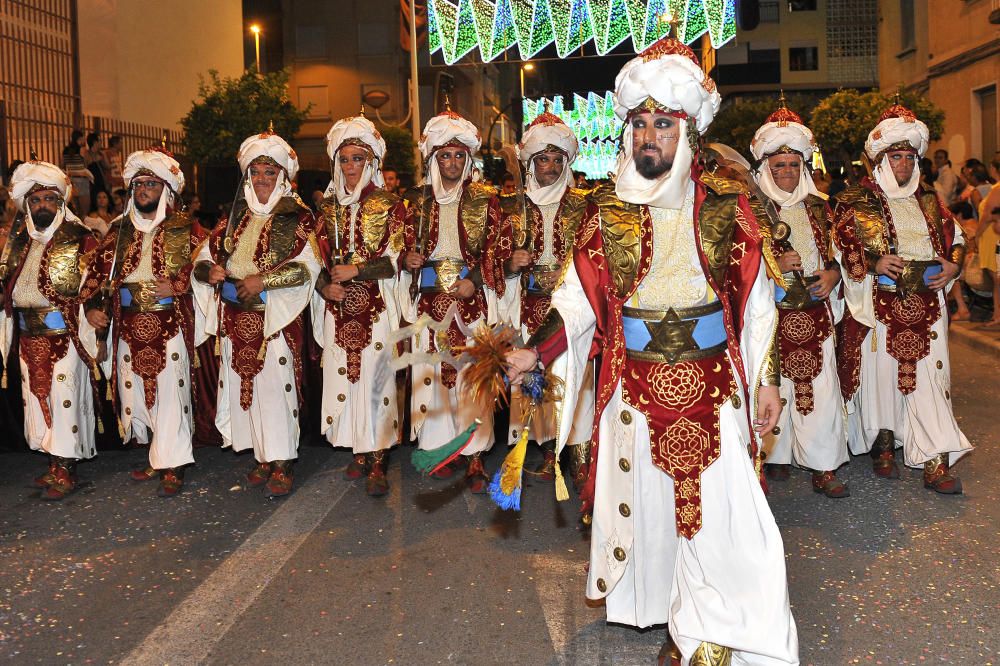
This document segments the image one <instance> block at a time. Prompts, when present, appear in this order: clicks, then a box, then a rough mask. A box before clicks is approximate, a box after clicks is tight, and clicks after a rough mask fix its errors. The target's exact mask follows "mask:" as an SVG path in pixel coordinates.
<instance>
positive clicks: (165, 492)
mask: <svg viewBox="0 0 1000 666" xmlns="http://www.w3.org/2000/svg"><path fill="white" fill-rule="evenodd" d="M183 485H184V470H183V469H181V468H180V467H172V468H170V469H165V470H163V471H162V472H160V487H159V488H157V489H156V494H157V495H159V496H160V497H173V496H174V495H176V494H177V493H179V492H180V491H181V486H183Z"/></svg>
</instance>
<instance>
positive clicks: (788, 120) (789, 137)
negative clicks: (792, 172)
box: [750, 106, 825, 207]
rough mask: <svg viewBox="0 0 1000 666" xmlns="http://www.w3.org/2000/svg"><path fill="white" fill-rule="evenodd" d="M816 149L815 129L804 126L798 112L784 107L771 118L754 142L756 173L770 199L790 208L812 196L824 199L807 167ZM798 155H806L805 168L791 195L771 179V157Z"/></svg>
mask: <svg viewBox="0 0 1000 666" xmlns="http://www.w3.org/2000/svg"><path fill="white" fill-rule="evenodd" d="M815 150H816V140H815V139H814V138H813V133H812V130H810V129H809V128H808V127H806V126H805V125H804V124H803V123H802V118H801V117H800V116H799V115H798V114H797V113H795V112H794V111H789V110H788V109H787V108H785V107H784V106H782V107H781V108H780V109H778V110H777V111H775V112H774V113H772V114H771V115H770V116H768V118H767V121H766V122H765V123H764V124H763V125H762V126H761V127H760V129H758V130H757V132H756V133H755V134H754V135H753V141H751V142H750V152H751V153H752V154H753V156H754V159H756V160H757V161H758V162H759V164H758V165H757V170H756V171H754V172H753V175H754V178H755V179H756V181H757V184H758V185H759V186H760V189H761V190H763V192H764V194H765V195H766V196H767V198H769V199H771V200H772V201H773V202H774V203H776V204H778V205H779V206H784V207H789V206H794V205H795V204H798V203H801V202H802V201H803V200H804V199H805V198H806V197H807V196H808V195H810V194H812V195H815V196H818V197H821V198H825V197H823V195H822V194H820V192H819V190H817V189H816V183H814V182H813V179H812V174H811V173H810V170H809V168H808V167H807V163H808V161H809V160H810V159H811V158H812V155H813V152H814V151H815ZM789 151H792V152H796V153H799V154H800V155H801V156H802V168H801V169H800V170H799V182H798V185H796V186H795V189H794V190H792V191H791V192H786V191H785V190H783V189H781V188H780V187H778V185H777V184H776V183H775V182H774V178H772V176H771V169H770V168H769V167H768V164H767V158H768V157H770V156H771V155H777V154H779V153H786V152H789Z"/></svg>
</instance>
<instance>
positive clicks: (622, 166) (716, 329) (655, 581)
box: [508, 37, 798, 666]
mask: <svg viewBox="0 0 1000 666" xmlns="http://www.w3.org/2000/svg"><path fill="white" fill-rule="evenodd" d="M615 98H616V105H615V113H616V114H617V115H618V117H619V118H621V119H622V120H623V121H624V123H625V129H624V132H623V136H622V145H623V147H624V151H623V154H622V155H621V157H620V158H619V162H618V166H617V170H616V171H617V177H616V179H615V182H614V184H609V185H605V186H601V187H599V188H597V189H596V190H595V191H594V192H593V193H592V195H591V198H592V200H593V202H594V203H595V204H596V205H597V207H598V212H597V214H595V215H591V216H588V217H587V218H586V219H584V221H583V223H582V225H581V227H580V229H579V231H578V232H577V237H576V244H575V246H574V249H573V260H572V263H571V264H570V266H569V268H568V270H567V273H566V277H565V280H564V281H563V283H562V285H561V286H560V287H559V288H558V289H557V290H556V291H555V292H554V293H553V295H552V309H551V310H550V312H549V314H548V316H547V317H546V320H545V322H543V323H542V325H541V326H540V327H539V329H538V331H536V334H535V335H534V336H533V337H532V338H531V339H530V340H529V341H528V347H527V348H525V349H521V350H517V351H514V352H512V353H511V354H510V355H509V356H508V361H509V362H510V363H511V366H512V367H511V370H510V372H509V376H510V378H511V381H513V382H517V381H520V373H521V372H522V371H526V370H529V369H531V368H535V367H537V364H538V363H539V362H540V363H541V365H542V366H549V365H550V364H555V366H554V367H553V368H552V371H553V372H555V373H556V374H557V376H559V377H561V378H563V380H564V382H565V396H566V398H567V399H564V404H563V406H562V411H561V414H560V428H559V432H560V442H559V444H560V445H562V444H563V443H564V441H565V438H566V436H567V435H568V433H569V432H570V422H571V420H572V417H573V410H572V409H571V406H572V405H571V399H569V398H571V397H572V396H576V395H577V394H578V391H579V386H580V381H581V379H582V377H583V376H584V369H585V367H586V363H587V360H588V359H589V358H591V357H592V356H594V355H595V354H596V353H601V354H602V362H601V366H600V371H599V375H598V379H597V388H596V391H597V399H596V407H595V413H596V416H595V419H596V421H597V422H596V424H595V428H594V432H593V437H592V439H593V443H592V447H593V448H592V452H591V457H590V475H589V477H588V480H587V485H586V486H585V488H584V491H583V494H582V495H583V500H584V510H587V511H589V510H592V511H593V528H592V537H591V551H590V567H589V570H588V579H587V597H588V598H590V599H600V600H603V601H604V603H605V605H606V608H607V618H608V621H610V622H618V623H622V624H630V625H634V626H638V627H647V626H650V625H653V624H663V623H666V624H668V625H669V633H670V636H671V637H672V638H673V642H674V643H675V644H676V645H677V647H678V649H679V650H680V652H681V655H682V659H683V663H684V664H699V665H706V664H713V665H716V664H724V665H726V666H728V665H729V664H731V663H739V664H761V665H763V664H767V665H772V664H797V663H798V645H797V639H796V632H795V624H794V621H793V620H792V615H791V611H790V609H789V604H788V592H787V584H786V580H785V564H784V553H783V547H782V543H781V536H780V534H779V533H778V528H777V525H775V522H774V518H773V516H772V515H771V511H770V508H769V507H768V505H767V500H766V499H765V497H764V492H763V490H762V488H761V485H760V480H759V470H758V469H757V468H756V465H755V462H756V460H757V458H758V455H757V437H759V436H760V435H763V434H766V433H768V432H770V431H771V429H772V428H773V427H774V425H775V423H776V422H777V419H778V416H779V412H780V402H779V394H778V382H779V375H778V363H777V346H776V342H775V339H774V331H775V327H776V319H777V317H776V313H775V306H774V297H773V294H772V291H771V287H770V283H769V281H768V278H767V273H766V271H765V268H764V264H763V261H762V255H763V252H762V237H761V234H760V231H759V229H758V227H757V223H756V221H755V219H754V216H753V213H752V212H751V210H750V204H749V202H748V200H747V199H746V197H745V196H744V195H743V190H742V186H741V185H739V184H737V183H734V182H732V181H728V180H724V179H719V178H716V177H713V176H712V175H711V174H709V173H708V172H706V171H703V170H702V168H701V165H700V164H699V163H698V161H697V159H696V158H697V156H698V151H699V150H700V148H699V134H700V133H702V132H704V131H705V130H706V129H707V128H708V125H709V124H710V123H711V121H712V119H713V117H714V116H715V114H716V112H717V111H718V109H719V105H720V102H721V99H720V97H719V94H718V93H717V92H716V89H715V85H714V82H712V80H711V79H709V78H707V77H706V75H705V73H704V72H703V71H702V69H701V68H700V66H699V65H698V61H697V58H696V57H695V55H694V53H693V52H692V51H691V49H690V48H688V47H687V46H684V45H683V44H681V43H680V42H678V41H677V40H675V39H673V38H670V37H667V38H664V39H662V40H660V41H658V42H657V43H655V44H654V45H653V46H651V47H650V48H649V49H647V50H646V51H645V52H643V53H642V54H641V55H640V56H638V57H637V58H635V59H633V60H631V61H629V62H628V63H627V64H626V65H625V67H624V68H623V69H622V71H621V72H620V73H619V75H618V77H617V80H616V82H615ZM564 433H565V434H564ZM661 656H662V657H663V658H665V657H666V655H665V653H661Z"/></svg>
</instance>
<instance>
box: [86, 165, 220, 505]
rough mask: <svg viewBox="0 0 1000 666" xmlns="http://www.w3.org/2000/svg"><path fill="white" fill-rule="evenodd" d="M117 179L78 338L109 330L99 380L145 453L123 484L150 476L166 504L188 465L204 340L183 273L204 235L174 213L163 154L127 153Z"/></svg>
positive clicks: (171, 174) (175, 193) (170, 170)
mask: <svg viewBox="0 0 1000 666" xmlns="http://www.w3.org/2000/svg"><path fill="white" fill-rule="evenodd" d="M124 178H125V183H126V185H127V187H128V189H129V191H130V193H131V196H130V197H129V199H128V203H127V204H126V207H125V212H124V213H123V214H122V215H121V216H120V217H119V218H117V219H116V220H114V221H113V222H112V224H111V230H110V231H109V232H108V234H107V235H106V236H105V237H104V240H103V241H102V242H101V245H100V247H99V248H98V251H97V255H96V257H95V260H94V263H93V266H92V269H91V271H90V273H89V274H88V276H87V285H86V291H87V296H88V299H89V300H88V303H87V313H86V314H87V321H86V323H85V324H84V325H83V326H82V330H83V333H82V337H83V338H84V340H85V341H87V342H88V343H92V342H94V341H96V336H93V335H90V334H89V331H90V330H96V331H101V332H103V334H104V335H105V336H106V335H108V331H109V330H113V332H114V335H112V336H110V337H111V339H112V340H113V343H112V350H111V354H110V359H109V362H108V365H109V367H108V375H109V376H113V377H114V380H113V383H112V386H113V387H117V397H118V402H117V408H118V419H119V422H120V423H121V425H122V437H123V439H125V440H126V441H129V440H131V439H134V440H135V441H136V442H138V443H140V444H148V445H149V464H148V465H146V466H145V467H144V468H143V469H136V470H132V472H131V473H130V476H131V478H132V479H133V480H134V481H147V480H149V479H153V478H156V477H157V476H158V477H159V480H160V484H159V488H158V490H157V493H158V494H159V495H160V496H161V497H172V496H174V495H176V494H177V493H178V492H180V489H181V487H182V485H183V483H184V467H185V466H186V465H190V464H191V463H193V462H194V455H193V453H192V444H191V437H192V434H193V431H194V426H193V413H192V411H193V410H192V386H193V381H194V375H193V373H192V361H191V359H193V358H194V356H195V351H194V348H195V347H196V346H197V345H199V344H201V343H202V342H204V340H205V339H206V338H207V336H206V335H205V313H204V312H202V311H200V310H199V309H198V308H196V307H195V304H194V302H193V299H192V297H191V271H192V269H193V268H194V263H193V261H192V257H194V256H196V255H197V253H198V251H199V249H200V246H201V245H202V243H203V242H204V241H205V240H206V234H205V232H204V231H203V230H202V229H201V227H200V226H199V225H197V224H194V223H193V222H192V221H191V219H190V218H188V217H187V216H186V215H185V214H184V213H182V212H181V210H180V209H181V199H180V194H181V191H182V190H183V189H184V173H183V172H182V171H181V168H180V164H179V163H178V162H177V160H175V159H174V158H173V156H172V155H170V154H168V153H167V152H166V151H164V150H161V149H159V148H152V149H149V150H140V151H137V152H134V153H132V154H131V155H129V157H128V160H127V161H126V162H125V170H124ZM108 297H110V300H109V299H108ZM109 327H110V328H109ZM95 352H96V350H95ZM112 368H113V369H114V372H113V373H112ZM150 431H152V437H150V434H149V433H150Z"/></svg>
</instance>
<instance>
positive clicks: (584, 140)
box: [523, 91, 622, 178]
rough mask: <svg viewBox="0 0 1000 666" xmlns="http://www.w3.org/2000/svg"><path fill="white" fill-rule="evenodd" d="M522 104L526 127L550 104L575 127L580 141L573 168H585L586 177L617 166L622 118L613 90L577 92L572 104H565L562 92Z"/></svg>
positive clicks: (551, 110) (603, 175)
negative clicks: (567, 105) (585, 93)
mask: <svg viewBox="0 0 1000 666" xmlns="http://www.w3.org/2000/svg"><path fill="white" fill-rule="evenodd" d="M523 106H524V127H525V129H527V127H528V125H530V124H531V121H532V120H534V119H535V118H536V117H538V115H539V114H541V113H543V112H544V111H545V110H546V108H548V111H549V113H554V114H555V115H557V116H559V117H560V118H561V119H562V121H563V122H564V123H566V125H567V126H568V127H569V128H570V129H572V130H573V134H575V135H576V138H577V140H578V141H579V142H580V152H579V154H578V155H577V157H576V161H574V162H573V165H572V168H573V170H574V171H582V172H583V173H585V174H586V175H587V178H607V176H608V173H609V172H611V171H614V170H615V163H616V161H617V159H618V138H619V137H620V136H621V133H622V121H621V120H619V119H618V116H616V115H615V111H614V109H615V98H614V94H613V93H611V92H610V91H609V92H605V93H596V92H589V93H587V96H586V97H584V96H582V95H576V94H574V95H573V107H572V108H566V103H565V100H563V98H562V96H561V95H557V96H555V97H553V98H552V99H545V98H543V99H538V100H531V99H526V100H524V102H523Z"/></svg>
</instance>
